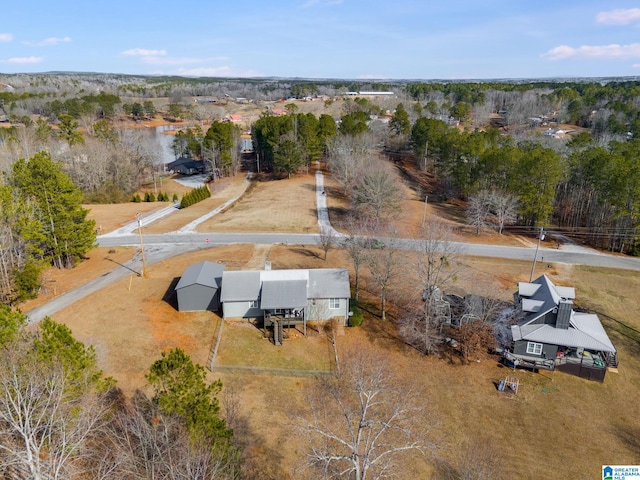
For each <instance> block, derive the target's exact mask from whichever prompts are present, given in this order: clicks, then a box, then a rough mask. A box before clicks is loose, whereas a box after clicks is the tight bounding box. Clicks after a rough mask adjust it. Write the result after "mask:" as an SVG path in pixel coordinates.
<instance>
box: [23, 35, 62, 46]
mask: <svg viewBox="0 0 640 480" xmlns="http://www.w3.org/2000/svg"><path fill="white" fill-rule="evenodd" d="M69 42H71V37H62V38H58V37H49V38H45V39H44V40H40V41H38V42H22V43H24V44H25V45H29V46H30V47H50V46H53V45H58V44H59V43H69Z"/></svg>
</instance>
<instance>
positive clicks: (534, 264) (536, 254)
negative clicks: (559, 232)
mask: <svg viewBox="0 0 640 480" xmlns="http://www.w3.org/2000/svg"><path fill="white" fill-rule="evenodd" d="M542 240H544V227H540V234H539V235H538V244H537V245H536V253H535V254H534V255H533V265H532V266H531V274H530V275H529V282H531V280H532V279H533V271H534V270H535V269H536V260H537V259H538V249H539V248H540V242H541V241H542Z"/></svg>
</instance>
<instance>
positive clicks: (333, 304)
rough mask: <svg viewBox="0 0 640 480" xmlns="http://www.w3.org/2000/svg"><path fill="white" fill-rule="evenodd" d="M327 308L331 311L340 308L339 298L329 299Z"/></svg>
mask: <svg viewBox="0 0 640 480" xmlns="http://www.w3.org/2000/svg"><path fill="white" fill-rule="evenodd" d="M329 308H330V309H331V310H337V309H338V308H340V299H339V298H330V299H329Z"/></svg>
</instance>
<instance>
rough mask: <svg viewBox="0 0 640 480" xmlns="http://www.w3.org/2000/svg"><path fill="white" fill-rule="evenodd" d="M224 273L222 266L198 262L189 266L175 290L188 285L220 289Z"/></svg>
mask: <svg viewBox="0 0 640 480" xmlns="http://www.w3.org/2000/svg"><path fill="white" fill-rule="evenodd" d="M223 272H224V265H223V264H221V263H213V262H207V261H204V262H200V263H195V264H193V265H189V266H188V267H187V268H186V269H185V271H184V273H183V274H182V277H180V280H179V281H178V284H177V285H176V288H175V289H176V290H179V289H180V288H184V287H187V286H189V285H204V286H206V287H213V288H220V280H221V278H222V275H223Z"/></svg>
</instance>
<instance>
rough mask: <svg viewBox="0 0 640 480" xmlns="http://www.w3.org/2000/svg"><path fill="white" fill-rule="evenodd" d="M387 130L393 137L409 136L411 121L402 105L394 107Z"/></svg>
mask: <svg viewBox="0 0 640 480" xmlns="http://www.w3.org/2000/svg"><path fill="white" fill-rule="evenodd" d="M389 129H390V130H391V132H392V133H393V134H394V135H396V136H397V135H409V134H410V133H411V121H410V120H409V114H408V113H407V111H406V110H405V108H404V105H403V104H402V103H399V104H398V106H397V107H396V111H395V112H394V114H393V118H392V119H391V121H390V122H389Z"/></svg>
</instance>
